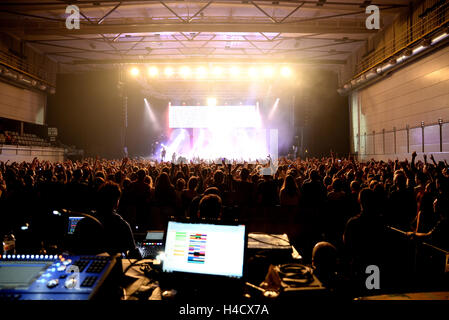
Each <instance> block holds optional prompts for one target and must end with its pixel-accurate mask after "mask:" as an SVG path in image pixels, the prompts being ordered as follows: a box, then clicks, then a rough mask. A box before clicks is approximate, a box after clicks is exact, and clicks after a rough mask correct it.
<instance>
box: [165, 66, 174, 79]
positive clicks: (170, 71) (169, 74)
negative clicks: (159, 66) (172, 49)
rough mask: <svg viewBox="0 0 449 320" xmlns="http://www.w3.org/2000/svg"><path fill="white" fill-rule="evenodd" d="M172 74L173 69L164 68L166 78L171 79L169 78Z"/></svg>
mask: <svg viewBox="0 0 449 320" xmlns="http://www.w3.org/2000/svg"><path fill="white" fill-rule="evenodd" d="M173 73H174V71H173V68H171V67H167V68H165V70H164V74H165V75H166V76H167V77H171V76H172V75H173Z"/></svg>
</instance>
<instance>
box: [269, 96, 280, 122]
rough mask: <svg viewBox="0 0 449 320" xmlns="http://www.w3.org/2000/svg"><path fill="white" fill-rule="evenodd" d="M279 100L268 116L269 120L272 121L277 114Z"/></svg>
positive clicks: (277, 99)
mask: <svg viewBox="0 0 449 320" xmlns="http://www.w3.org/2000/svg"><path fill="white" fill-rule="evenodd" d="M279 100H280V99H279V98H276V101H275V102H274V105H273V108H271V111H270V114H269V115H268V119H271V118H272V117H273V115H274V113H275V112H276V109H277V108H278V105H279Z"/></svg>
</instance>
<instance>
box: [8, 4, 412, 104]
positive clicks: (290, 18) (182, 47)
mask: <svg viewBox="0 0 449 320" xmlns="http://www.w3.org/2000/svg"><path fill="white" fill-rule="evenodd" d="M408 2H409V1H404V0H372V1H371V0H333V1H331V0H311V1H263V0H261V1H232V0H199V1H194V0H193V1H191V0H188V1H173V0H172V1H154V0H140V1H133V0H122V1H113V0H96V1H89V0H79V1H73V0H72V1H64V0H34V1H26V0H7V1H0V28H1V29H0V30H1V31H2V32H6V33H8V34H10V35H13V36H14V37H16V38H19V39H21V40H22V41H24V42H25V43H27V44H28V45H30V46H31V47H33V48H34V49H36V50H37V51H39V52H41V53H43V54H45V55H46V56H47V57H49V58H50V59H52V60H53V61H55V62H57V63H58V64H59V65H60V68H59V70H60V72H67V73H72V72H83V71H90V70H102V69H110V68H118V67H123V66H125V67H126V65H128V64H138V63H144V64H187V65H189V64H205V63H209V64H236V63H238V64H244V65H248V64H254V63H269V64H273V63H288V64H291V65H295V66H299V65H307V66H313V67H316V66H317V67H320V68H326V69H332V70H338V69H339V68H341V67H342V65H344V64H345V63H346V60H347V59H348V57H349V56H350V55H351V54H352V53H353V52H354V51H355V50H357V49H359V48H360V46H362V45H364V43H365V41H366V40H367V39H368V38H369V37H370V36H371V35H372V34H373V32H378V30H368V29H367V28H366V25H365V21H366V18H367V14H366V6H368V5H371V4H373V5H377V6H378V7H379V9H380V15H381V26H382V27H383V26H386V25H388V24H390V23H391V22H392V21H393V19H394V18H395V16H396V15H397V14H398V13H400V12H401V11H403V10H408ZM68 5H76V6H78V8H79V9H80V28H79V29H71V30H69V29H67V27H66V19H67V17H68V16H69V14H68V13H66V8H67V6H68ZM143 84H144V86H145V87H146V90H147V92H148V93H149V94H156V95H158V96H160V97H164V96H165V95H166V94H167V88H169V89H170V94H171V95H172V96H173V95H175V96H177V97H179V98H180V99H188V98H192V97H199V96H207V95H210V94H211V93H212V94H215V95H216V96H233V95H236V93H237V92H239V93H241V94H242V95H246V96H266V95H267V94H268V93H269V92H271V91H272V88H273V86H278V87H279V86H280V84H273V83H269V82H259V83H258V84H257V85H255V84H251V83H246V84H245V85H244V84H241V83H240V84H239V85H237V86H236V85H235V84H234V83H228V84H226V83H223V82H216V81H209V82H208V83H203V85H201V86H197V85H191V86H190V87H189V86H185V85H183V84H182V83H180V82H178V83H176V86H174V85H173V83H171V84H169V86H168V87H167V85H165V86H164V85H163V84H161V83H158V84H155V83H149V82H148V81H147V84H146V85H145V83H143ZM192 86H193V87H192ZM286 87H288V86H286ZM281 89H282V86H281ZM176 90H177V91H176Z"/></svg>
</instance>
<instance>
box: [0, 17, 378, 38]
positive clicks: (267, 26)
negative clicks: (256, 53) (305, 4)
mask: <svg viewBox="0 0 449 320" xmlns="http://www.w3.org/2000/svg"><path fill="white" fill-rule="evenodd" d="M1 28H2V31H5V32H12V33H18V35H19V36H20V37H21V38H22V39H24V40H35V39H40V38H42V37H41V36H43V35H59V36H65V35H89V34H117V33H122V34H131V33H149V32H230V30H232V32H241V33H247V32H254V33H259V32H265V33H323V34H336V33H339V34H341V33H347V34H369V33H376V32H377V30H368V29H367V28H366V27H365V21H364V20H363V21H362V20H357V21H355V22H354V24H353V25H352V26H351V25H350V24H345V25H340V23H339V21H337V20H334V21H332V20H327V21H326V22H319V23H318V22H317V23H296V24H288V23H283V24H276V23H232V24H229V23H173V24H160V23H154V24H117V25H110V24H101V25H93V24H92V25H83V26H82V27H81V28H80V29H78V30H77V29H72V30H68V29H67V28H65V24H64V25H62V24H59V25H53V26H51V25H50V24H45V25H42V24H36V25H34V26H33V27H31V26H29V27H26V25H25V26H23V24H22V26H20V25H19V26H12V25H11V24H6V23H1Z"/></svg>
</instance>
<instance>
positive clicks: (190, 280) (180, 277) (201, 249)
mask: <svg viewBox="0 0 449 320" xmlns="http://www.w3.org/2000/svg"><path fill="white" fill-rule="evenodd" d="M247 236H248V235H247V229H246V226H245V225H243V224H229V223H224V222H221V221H208V222H206V221H198V222H196V221H195V222H193V221H188V220H184V221H169V222H168V225H167V230H166V232H165V241H164V242H165V252H164V260H163V261H162V271H163V277H162V281H161V282H160V286H161V288H162V289H163V290H164V289H175V290H183V291H184V292H190V293H191V292H192V289H193V290H194V291H195V290H196V291H198V290H202V289H206V291H204V290H203V292H202V293H203V294H204V293H205V294H206V296H209V295H210V294H211V293H212V291H213V290H215V291H216V290H217V289H218V290H219V291H221V293H223V294H226V291H227V290H228V291H229V290H233V291H235V289H238V288H239V287H241V285H242V283H243V279H244V277H245V260H246V259H245V253H246V247H247V241H248V238H247ZM190 293H189V295H190ZM213 293H216V292H213ZM212 295H213V294H212ZM209 297H210V296H209Z"/></svg>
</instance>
